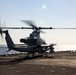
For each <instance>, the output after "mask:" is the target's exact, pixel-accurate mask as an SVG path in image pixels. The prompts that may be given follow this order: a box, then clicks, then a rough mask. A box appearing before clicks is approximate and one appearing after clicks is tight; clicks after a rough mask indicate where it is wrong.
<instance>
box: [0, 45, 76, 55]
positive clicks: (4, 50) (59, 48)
mask: <svg viewBox="0 0 76 75" xmlns="http://www.w3.org/2000/svg"><path fill="white" fill-rule="evenodd" d="M54 50H55V51H76V45H56V46H54ZM7 51H8V48H7V47H5V46H2V47H1V46H0V55H4V54H16V53H20V52H18V51H15V50H11V51H9V52H7Z"/></svg>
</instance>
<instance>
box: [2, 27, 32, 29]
mask: <svg viewBox="0 0 76 75" xmlns="http://www.w3.org/2000/svg"><path fill="white" fill-rule="evenodd" d="M1 29H33V28H31V27H1Z"/></svg>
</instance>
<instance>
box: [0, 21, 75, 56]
mask: <svg viewBox="0 0 76 75" xmlns="http://www.w3.org/2000/svg"><path fill="white" fill-rule="evenodd" d="M21 21H22V22H24V23H27V24H28V25H29V26H31V27H0V34H1V36H2V35H3V33H4V34H5V40H6V43H7V47H8V49H9V50H8V51H10V50H16V51H19V52H27V53H28V54H27V56H29V54H32V55H33V56H34V54H35V53H41V55H43V54H44V53H45V54H46V52H47V51H48V50H50V52H51V53H52V52H54V45H56V44H50V45H46V42H45V41H44V40H43V39H42V38H41V37H40V33H44V32H43V31H41V30H42V29H76V28H52V27H37V26H36V25H35V24H34V23H33V21H31V20H21ZM2 29H33V32H32V33H30V35H29V37H27V39H26V38H21V39H20V42H21V43H24V44H23V45H22V44H21V45H17V44H14V42H13V40H12V38H11V36H10V34H9V32H8V30H5V31H3V30H2ZM26 44H27V46H26ZM43 44H44V45H43Z"/></svg>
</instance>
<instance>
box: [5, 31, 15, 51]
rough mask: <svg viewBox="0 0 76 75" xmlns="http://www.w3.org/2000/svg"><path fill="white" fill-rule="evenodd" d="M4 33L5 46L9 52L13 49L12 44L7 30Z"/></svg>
mask: <svg viewBox="0 0 76 75" xmlns="http://www.w3.org/2000/svg"><path fill="white" fill-rule="evenodd" d="M4 33H5V40H6V43H7V46H8V48H9V50H11V49H13V46H14V43H13V41H12V39H11V37H10V35H9V33H8V30H7V31H4Z"/></svg>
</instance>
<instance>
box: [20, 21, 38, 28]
mask: <svg viewBox="0 0 76 75" xmlns="http://www.w3.org/2000/svg"><path fill="white" fill-rule="evenodd" d="M21 21H22V22H24V23H27V24H28V25H29V26H31V27H33V28H35V29H37V28H38V27H37V26H36V25H35V24H34V22H33V21H31V20H21Z"/></svg>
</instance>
